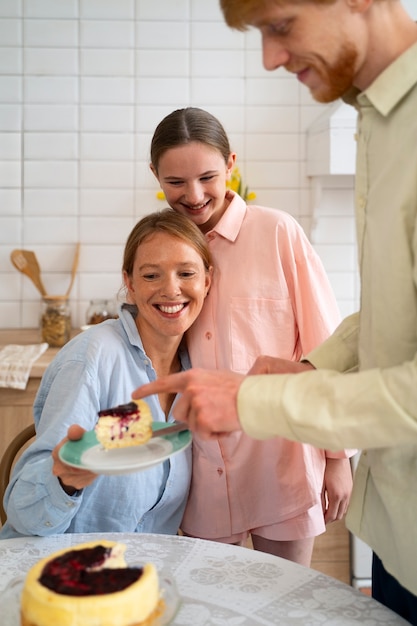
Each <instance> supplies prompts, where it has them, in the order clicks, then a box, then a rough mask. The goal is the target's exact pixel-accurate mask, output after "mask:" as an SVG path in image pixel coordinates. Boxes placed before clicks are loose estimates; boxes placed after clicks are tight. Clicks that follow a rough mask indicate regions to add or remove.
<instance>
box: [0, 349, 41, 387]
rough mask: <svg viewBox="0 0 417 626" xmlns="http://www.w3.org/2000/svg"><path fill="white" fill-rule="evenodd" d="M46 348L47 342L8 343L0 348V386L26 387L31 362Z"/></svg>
mask: <svg viewBox="0 0 417 626" xmlns="http://www.w3.org/2000/svg"><path fill="white" fill-rule="evenodd" d="M47 349H48V344H47V343H37V344H33V345H28V346H20V345H14V344H10V345H8V346H5V347H4V348H3V349H2V350H0V387H11V388H13V389H26V385H27V382H28V380H29V374H30V370H31V368H32V364H33V363H34V362H35V361H36V359H38V358H39V357H40V356H41V354H43V353H44V352H45V350H47Z"/></svg>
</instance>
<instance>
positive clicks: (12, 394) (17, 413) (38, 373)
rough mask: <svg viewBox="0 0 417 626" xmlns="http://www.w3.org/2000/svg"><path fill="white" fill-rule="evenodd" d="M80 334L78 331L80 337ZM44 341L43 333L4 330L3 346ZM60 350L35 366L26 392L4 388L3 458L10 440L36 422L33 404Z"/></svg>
mask: <svg viewBox="0 0 417 626" xmlns="http://www.w3.org/2000/svg"><path fill="white" fill-rule="evenodd" d="M77 332H79V331H74V332H73V334H77ZM40 341H41V339H40V336H39V330H38V329H37V328H33V329H26V328H24V329H22V328H17V329H10V330H0V347H3V346H6V345H9V344H19V345H28V344H34V343H39V342H40ZM58 350H59V348H48V350H47V351H46V352H44V354H42V355H41V356H40V357H39V359H37V360H36V361H35V363H34V364H33V365H32V369H31V372H30V377H29V380H28V383H27V386H26V389H22V390H21V389H9V388H3V387H1V388H0V456H2V455H3V453H4V451H5V449H6V448H7V446H8V444H9V443H10V441H11V440H12V439H13V437H14V436H15V435H17V434H18V433H19V432H20V431H21V430H22V429H23V428H24V427H25V426H28V425H29V424H31V423H32V422H33V410H32V406H33V401H34V399H35V396H36V392H37V391H38V388H39V384H40V381H41V378H42V375H43V373H44V371H45V370H46V368H47V366H48V365H49V363H50V362H51V361H52V359H53V358H54V356H55V355H56V354H57V353H58Z"/></svg>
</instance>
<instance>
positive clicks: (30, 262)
mask: <svg viewBox="0 0 417 626" xmlns="http://www.w3.org/2000/svg"><path fill="white" fill-rule="evenodd" d="M10 259H11V261H12V263H13V265H14V266H15V268H16V269H18V270H19V272H22V274H26V276H28V277H29V278H30V280H31V281H32V282H33V284H34V285H35V287H36V288H37V290H38V291H39V293H40V294H41V295H42V296H46V295H47V293H46V289H45V287H44V285H43V282H42V279H41V270H40V267H39V263H38V259H37V258H36V255H35V253H34V252H32V251H31V250H12V252H11V254H10Z"/></svg>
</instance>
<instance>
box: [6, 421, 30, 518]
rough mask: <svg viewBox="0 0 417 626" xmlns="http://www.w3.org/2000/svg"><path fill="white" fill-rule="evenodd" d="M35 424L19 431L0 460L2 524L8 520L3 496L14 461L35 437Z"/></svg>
mask: <svg viewBox="0 0 417 626" xmlns="http://www.w3.org/2000/svg"><path fill="white" fill-rule="evenodd" d="M35 435H36V431H35V425H34V424H30V425H29V426H26V428H24V429H23V430H21V431H20V433H18V434H17V435H16V436H15V437H14V439H12V440H11V442H10V443H9V445H8V446H7V448H6V450H5V452H4V454H3V456H2V458H1V461H0V521H1V523H2V524H4V522H5V521H6V518H7V515H6V511H5V510H4V508H3V498H4V492H5V491H6V487H7V485H8V484H9V480H10V473H11V471H12V467H13V463H14V461H15V459H16V457H17V455H18V454H19V452H20V450H21V449H22V448H23V446H24V445H25V443H27V442H28V441H29V440H30V439H32V437H35Z"/></svg>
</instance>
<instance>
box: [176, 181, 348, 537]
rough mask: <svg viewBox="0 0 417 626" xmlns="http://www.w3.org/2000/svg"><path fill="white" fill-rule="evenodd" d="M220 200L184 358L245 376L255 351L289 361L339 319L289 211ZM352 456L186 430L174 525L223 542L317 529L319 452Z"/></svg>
mask: <svg viewBox="0 0 417 626" xmlns="http://www.w3.org/2000/svg"><path fill="white" fill-rule="evenodd" d="M228 197H229V198H230V199H231V203H230V205H229V207H228V208H227V210H226V212H225V213H224V215H223V216H222V218H221V220H220V221H219V222H218V224H217V225H216V227H215V228H214V229H213V230H212V231H210V232H209V233H207V235H206V236H207V239H208V241H209V245H210V249H211V252H212V254H213V258H214V263H215V269H214V276H213V283H212V286H211V288H210V293H209V295H208V296H207V299H206V302H205V304H204V307H203V311H202V313H201V314H200V316H199V318H198V319H197V321H196V322H195V323H194V324H193V326H192V328H191V329H190V330H189V331H188V333H187V338H188V344H189V350H190V356H191V362H192V364H193V366H195V367H204V368H209V369H214V368H215V369H232V370H234V371H236V372H241V373H246V372H247V371H248V370H249V368H250V367H251V366H252V365H253V362H254V361H255V359H256V357H257V356H259V355H261V354H264V355H269V356H277V357H282V358H285V359H292V360H299V359H300V358H301V357H302V356H303V355H304V354H307V353H308V352H309V351H310V350H312V349H313V348H314V347H316V346H317V345H319V344H320V343H321V342H322V341H324V339H326V338H327V337H328V336H329V335H330V334H331V333H332V331H333V330H334V328H335V327H336V326H337V324H338V323H339V311H338V307H337V304H336V301H335V298H334V295H333V292H332V289H331V287H330V284H329V281H328V278H327V276H326V274H325V271H324V269H323V266H322V263H321V261H320V259H319V257H318V256H317V254H316V253H315V251H314V250H313V248H312V246H311V244H310V243H309V241H308V239H307V237H306V236H305V234H304V231H303V230H302V228H301V227H300V226H299V224H298V223H297V222H296V221H295V220H294V219H293V218H292V217H291V216H290V215H289V214H287V213H284V212H282V211H279V210H276V209H269V208H265V207H260V206H254V205H246V204H245V202H244V201H243V200H242V198H240V196H238V195H236V194H234V193H233V192H228ZM352 453H353V451H341V452H340V453H330V452H328V453H327V452H325V451H324V450H319V449H317V448H313V447H312V446H309V445H305V444H300V443H295V442H290V441H288V440H286V439H282V438H275V439H271V440H266V441H259V440H255V439H252V438H250V437H249V436H247V435H246V434H244V433H241V432H239V433H232V434H230V435H227V436H222V437H219V439H218V440H216V441H210V442H207V441H201V440H199V439H198V438H197V437H196V436H195V437H194V442H193V472H192V481H191V490H190V495H189V500H188V504H187V507H186V511H185V515H184V518H183V522H182V524H181V528H182V529H183V531H184V532H186V533H187V534H190V535H193V536H197V537H203V538H207V539H218V540H223V541H234V540H237V539H239V538H241V535H242V534H243V535H242V536H246V534H247V533H248V532H250V531H251V530H254V529H259V530H258V531H257V532H256V534H259V535H261V536H265V537H266V538H269V539H277V540H279V539H282V540H286V539H298V538H304V537H307V536H315V535H317V534H320V533H321V532H323V531H324V530H325V525H324V519H323V511H322V506H321V491H322V486H323V475H324V469H325V465H326V456H327V457H331V458H346V457H349V456H351V455H352ZM293 518H294V519H295V521H297V522H298V523H295V522H294V523H292V520H293ZM300 520H301V522H300ZM303 520H306V521H303ZM263 527H269V531H268V529H265V528H263Z"/></svg>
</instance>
